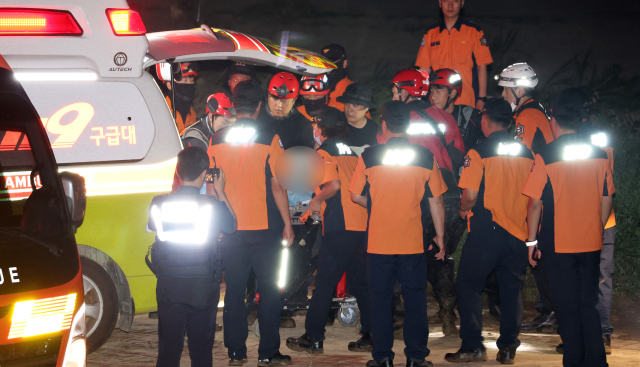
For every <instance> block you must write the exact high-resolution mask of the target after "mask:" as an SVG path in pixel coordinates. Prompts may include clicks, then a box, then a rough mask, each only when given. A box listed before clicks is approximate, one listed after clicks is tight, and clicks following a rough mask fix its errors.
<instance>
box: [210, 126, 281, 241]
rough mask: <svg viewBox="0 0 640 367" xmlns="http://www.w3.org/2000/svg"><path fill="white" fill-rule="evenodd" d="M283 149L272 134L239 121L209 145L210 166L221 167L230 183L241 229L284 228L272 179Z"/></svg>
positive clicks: (229, 186) (233, 205)
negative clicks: (273, 190) (272, 187)
mask: <svg viewBox="0 0 640 367" xmlns="http://www.w3.org/2000/svg"><path fill="white" fill-rule="evenodd" d="M283 151H284V149H283V148H282V143H281V142H280V138H279V137H278V135H277V134H276V133H274V132H273V131H269V130H266V129H263V128H261V127H260V125H259V124H258V123H256V122H255V121H254V120H251V119H247V118H240V119H238V121H236V124H235V125H234V126H232V127H227V128H224V129H222V130H220V131H218V132H217V133H216V134H215V135H214V136H213V137H212V138H211V143H210V146H209V158H210V167H211V168H214V167H216V166H217V167H218V168H222V169H223V170H224V173H225V178H226V180H227V182H229V183H230V184H229V185H227V186H225V193H226V194H227V197H228V198H229V203H231V206H232V207H233V210H234V211H235V213H236V216H237V218H238V230H239V231H243V230H264V229H282V227H283V226H284V223H283V222H282V216H281V215H280V211H279V210H278V208H277V206H276V203H275V199H274V197H273V192H272V190H271V178H273V177H275V172H276V161H277V160H278V157H280V154H282V152H283Z"/></svg>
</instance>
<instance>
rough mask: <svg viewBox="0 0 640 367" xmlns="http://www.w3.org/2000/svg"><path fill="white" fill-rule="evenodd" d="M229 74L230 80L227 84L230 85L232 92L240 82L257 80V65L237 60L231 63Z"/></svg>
mask: <svg viewBox="0 0 640 367" xmlns="http://www.w3.org/2000/svg"><path fill="white" fill-rule="evenodd" d="M228 75H229V80H228V81H227V84H228V85H229V90H230V91H231V93H233V89H234V88H235V87H236V85H237V84H238V83H240V82H243V81H245V80H257V77H256V71H255V67H254V66H252V65H246V64H243V63H241V62H236V63H234V64H233V65H231V66H230V67H229V70H228Z"/></svg>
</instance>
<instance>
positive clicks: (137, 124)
mask: <svg viewBox="0 0 640 367" xmlns="http://www.w3.org/2000/svg"><path fill="white" fill-rule="evenodd" d="M0 50H1V52H2V54H3V55H4V56H5V58H6V60H7V62H8V64H9V65H10V66H11V67H12V68H13V69H14V71H15V76H16V78H17V79H18V80H19V81H20V82H21V83H22V85H23V87H24V89H25V90H26V92H27V94H28V96H29V97H30V99H31V100H32V101H33V104H34V106H35V108H36V110H37V111H38V113H39V115H40V117H41V119H42V126H43V127H44V128H45V129H46V132H47V134H48V136H49V139H50V140H51V147H52V149H53V152H54V154H55V157H56V159H57V161H58V164H59V165H60V167H61V169H64V170H66V171H71V172H75V173H78V174H80V175H81V176H82V177H84V179H85V180H86V191H87V207H86V218H85V220H84V223H83V225H82V227H81V228H79V229H78V232H77V234H76V238H77V242H78V251H79V253H80V256H81V259H82V265H83V266H82V270H83V275H82V276H83V282H84V299H85V310H86V318H85V320H86V335H87V349H88V351H89V352H91V351H94V350H96V349H97V348H99V347H100V346H101V345H102V344H103V343H104V342H105V341H106V340H107V339H108V338H109V336H110V335H111V332H112V331H113V330H114V328H116V327H117V328H119V329H120V330H122V331H129V330H130V329H131V327H132V323H133V316H134V314H135V313H146V312H150V311H154V310H156V309H157V305H156V296H155V283H156V278H155V277H154V276H153V274H152V273H151V271H150V270H149V269H148V268H147V267H146V265H145V262H144V256H145V254H146V253H147V251H148V248H149V246H150V245H151V244H152V243H153V241H154V235H153V233H147V232H145V226H146V223H147V220H148V208H149V204H150V203H151V199H152V198H153V197H154V196H156V195H158V194H160V193H166V192H169V191H170V190H171V184H172V180H173V176H174V171H175V165H176V156H177V154H178V152H179V151H180V150H181V149H182V145H181V141H180V138H179V134H178V131H177V129H176V125H175V123H174V120H173V117H172V116H173V115H172V112H171V111H170V110H169V108H168V106H167V103H166V102H165V99H164V96H163V95H162V93H161V91H160V89H159V87H158V84H156V80H155V79H154V77H153V76H152V73H150V71H151V69H155V65H156V64H158V63H160V62H166V63H178V62H186V61H201V60H234V61H238V62H244V63H247V64H252V65H257V66H271V67H276V68H278V69H281V70H285V71H290V72H293V73H297V74H304V75H317V74H321V73H327V72H330V71H332V70H333V69H335V68H336V66H335V65H334V64H332V63H331V62H330V61H328V60H327V59H325V58H323V57H322V56H319V55H317V54H315V53H312V52H309V51H305V50H302V49H298V48H293V47H287V46H286V45H285V44H283V45H278V44H275V43H273V42H269V41H268V40H264V39H261V38H256V37H252V36H249V35H246V34H242V33H239V32H234V31H230V30H224V29H217V28H213V27H209V26H207V25H202V26H201V27H200V28H196V29H190V30H179V31H168V32H159V33H150V34H147V33H146V29H145V26H144V24H143V22H142V20H141V18H140V15H139V14H138V13H137V12H135V11H133V10H131V9H130V8H129V6H128V4H127V2H126V1H125V0H0ZM221 62H223V61H221ZM227 62H228V61H227ZM229 184H231V183H229ZM85 265H86V266H85Z"/></svg>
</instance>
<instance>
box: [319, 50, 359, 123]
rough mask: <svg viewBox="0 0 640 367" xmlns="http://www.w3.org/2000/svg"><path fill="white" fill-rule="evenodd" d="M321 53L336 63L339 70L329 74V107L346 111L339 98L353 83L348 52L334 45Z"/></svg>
mask: <svg viewBox="0 0 640 367" xmlns="http://www.w3.org/2000/svg"><path fill="white" fill-rule="evenodd" d="M320 53H321V54H322V56H324V57H326V58H327V59H329V61H331V62H332V63H334V64H335V65H336V66H337V67H338V69H337V70H334V71H332V72H331V73H329V87H330V88H331V93H330V94H329V106H331V107H335V108H337V109H339V110H340V111H344V104H343V103H342V102H340V101H338V97H340V96H341V95H343V94H344V92H345V91H346V90H347V87H348V86H349V85H350V84H352V83H353V82H352V81H351V80H349V69H348V64H349V63H348V60H347V51H346V50H345V49H344V47H342V46H341V45H339V44H336V43H332V44H330V45H327V46H324V47H323V48H322V49H321V51H320Z"/></svg>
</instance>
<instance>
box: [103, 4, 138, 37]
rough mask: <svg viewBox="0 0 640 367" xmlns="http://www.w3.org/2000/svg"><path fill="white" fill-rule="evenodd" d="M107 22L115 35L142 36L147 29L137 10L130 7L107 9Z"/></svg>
mask: <svg viewBox="0 0 640 367" xmlns="http://www.w3.org/2000/svg"><path fill="white" fill-rule="evenodd" d="M107 17H108V18H109V24H111V29H113V33H114V34H115V35H116V36H142V35H144V34H145V33H147V29H146V28H145V26H144V23H142V18H140V14H138V12H137V11H134V10H131V9H107Z"/></svg>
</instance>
